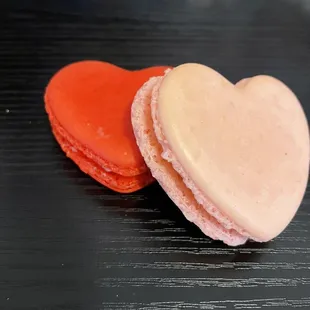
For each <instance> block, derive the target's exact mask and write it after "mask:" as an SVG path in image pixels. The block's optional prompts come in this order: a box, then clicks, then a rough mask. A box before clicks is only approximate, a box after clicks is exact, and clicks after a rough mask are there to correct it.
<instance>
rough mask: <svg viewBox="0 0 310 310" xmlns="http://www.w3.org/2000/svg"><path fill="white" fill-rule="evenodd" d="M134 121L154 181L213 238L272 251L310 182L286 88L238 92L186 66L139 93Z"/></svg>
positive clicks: (255, 85)
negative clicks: (250, 242) (271, 242)
mask: <svg viewBox="0 0 310 310" xmlns="http://www.w3.org/2000/svg"><path fill="white" fill-rule="evenodd" d="M131 118H132V124H133V130H134V134H135V137H136V140H137V144H138V146H139V149H140V151H141V153H142V156H143V158H144V160H145V162H146V164H147V165H148V167H149V168H150V170H151V173H152V175H153V176H154V178H156V179H157V180H158V182H159V183H160V185H161V186H162V187H163V189H164V190H165V191H166V193H167V194H168V195H169V196H170V198H171V199H172V200H173V201H174V203H175V204H176V205H177V206H178V207H179V209H180V210H181V211H182V213H183V214H184V216H185V217H186V218H187V219H188V220H189V221H191V222H193V223H194V224H196V225H197V226H198V227H199V228H200V229H201V231H202V232H203V233H205V234H206V235H207V236H209V237H211V238H212V239H215V240H222V241H223V242H224V243H226V244H228V245H231V246H237V245H241V244H244V243H245V242H246V241H247V240H248V239H252V240H255V241H258V242H267V241H269V240H271V239H273V238H275V237H277V236H278V235H279V234H280V233H281V232H282V231H283V230H284V229H285V228H286V227H287V226H288V224H289V223H290V222H291V220H292V219H293V217H294V215H295V214H296V211H297V210H298V208H299V206H300V204H301V201H302V198H303V196H304V193H305V189H306V186H307V182H308V175H309V129H308V124H307V120H306V117H305V114H304V111H303V109H302V107H301V105H300V103H299V101H298V99H297V98H296V96H295V95H294V93H293V92H292V91H291V90H290V89H289V88H288V87H287V86H286V85H284V84H283V83H282V82H281V81H279V80H277V79H275V78H272V77H270V76H255V77H252V78H248V79H244V80H241V81H240V82H239V83H237V84H236V85H233V84H232V83H231V82H229V81H228V80H227V79H226V78H224V77H223V76H222V75H221V74H219V73H218V72H216V71H214V70H212V69H211V68H208V67H206V66H203V65H200V64H184V65H181V66H178V67H176V68H174V69H172V70H168V71H167V72H166V74H165V75H158V76H154V77H152V78H151V79H150V80H149V81H148V82H146V83H145V84H144V85H143V86H142V87H141V89H140V90H139V91H138V92H137V94H136V96H135V99H134V102H133V105H132V110H131Z"/></svg>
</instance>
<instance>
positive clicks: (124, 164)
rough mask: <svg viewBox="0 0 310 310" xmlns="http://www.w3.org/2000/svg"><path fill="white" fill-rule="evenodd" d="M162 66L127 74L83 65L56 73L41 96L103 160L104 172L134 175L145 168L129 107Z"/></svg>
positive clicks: (100, 65)
mask: <svg viewBox="0 0 310 310" xmlns="http://www.w3.org/2000/svg"><path fill="white" fill-rule="evenodd" d="M166 68H167V67H152V68H148V69H143V70H139V71H127V70H124V69H122V68H119V67H117V66H114V65H112V64H109V63H105V62H101V61H81V62H77V63H73V64H71V65H68V66H66V67H64V68H63V69H62V70H60V71H59V72H58V73H56V74H55V75H54V77H53V78H52V79H51V81H50V83H49V85H48V87H47V90H46V95H45V97H46V100H47V101H48V103H49V108H50V109H51V110H52V113H53V115H54V117H55V118H56V119H57V121H58V122H59V123H60V124H61V125H62V126H63V128H64V129H65V130H66V131H67V132H68V133H69V134H70V135H72V136H73V137H75V139H77V140H78V141H79V142H80V143H81V144H82V145H83V146H85V147H87V148H88V149H90V150H91V151H92V152H93V153H94V154H96V155H97V156H99V157H100V158H102V159H103V160H104V161H106V163H107V165H108V166H107V167H105V168H106V169H108V170H109V169H111V170H112V171H114V172H117V173H120V174H122V175H137V174H140V173H144V172H146V171H147V167H146V165H145V163H144V160H143V158H142V156H141V154H140V152H139V149H138V147H137V145H136V142H135V138H134V135H133V131H132V125H131V121H130V108H131V103H132V100H133V98H134V95H135V93H136V91H137V90H138V89H139V88H140V87H141V86H142V84H143V83H144V82H145V81H146V80H147V79H148V78H150V77H151V76H153V75H160V74H163V72H164V70H165V69H166Z"/></svg>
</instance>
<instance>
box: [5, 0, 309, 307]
mask: <svg viewBox="0 0 310 310" xmlns="http://www.w3.org/2000/svg"><path fill="white" fill-rule="evenodd" d="M0 40H1V41H0V309H3V310H34V309H37V310H39V309H40V310H56V309H57V310H65V309H66V310H67V309H68V310H69V309H70V310H76V309H86V310H94V309H96V310H99V309H126V310H127V309H143V310H155V309H208V310H211V309H212V310H213V309H284V310H285V309H293V308H298V309H299V308H301V309H310V209H309V208H310V206H309V199H310V197H309V191H308V193H307V194H306V196H305V199H304V202H303V205H302V207H301V208H300V210H299V212H298V214H297V215H296V217H295V219H294V221H293V222H292V223H291V224H290V226H289V227H288V229H287V230H286V231H285V232H284V233H283V234H281V236H279V237H278V238H277V239H276V240H274V241H272V242H269V243H267V244H263V245H261V244H255V243H249V244H247V245H246V246H242V247H239V248H229V247H226V246H224V245H223V244H222V243H220V242H213V241H211V240H210V239H209V238H207V237H205V236H203V235H202V233H201V232H200V231H199V230H198V229H197V228H196V227H194V226H193V225H191V224H190V223H188V222H187V221H186V220H185V219H184V217H183V216H182V215H181V214H180V212H179V210H178V209H177V208H176V207H175V206H174V204H173V203H172V202H171V201H170V200H169V199H168V198H167V196H166V195H165V193H164V192H163V191H162V190H161V188H160V187H159V186H158V185H156V184H155V185H153V186H151V187H149V188H147V189H145V190H142V191H141V192H138V193H135V194H131V195H118V194H115V193H113V192H111V191H109V190H107V189H105V188H104V187H103V186H101V185H100V184H98V183H96V182H95V181H93V180H92V179H91V178H89V177H88V176H86V175H84V174H83V173H81V172H80V171H79V170H78V169H77V167H76V166H75V165H74V164H73V163H72V162H71V161H70V160H69V159H67V158H66V157H65V155H64V154H63V153H62V152H61V151H60V148H59V147H58V145H57V143H56V142H55V140H54V138H53V136H52V134H51V131H50V127H49V123H48V120H47V116H46V114H45V111H44V105H43V98H42V97H43V92H44V88H45V86H46V84H47V82H48V79H49V78H50V77H51V75H52V74H54V73H55V72H56V71H57V70H58V69H59V68H61V67H62V66H64V65H66V64H68V63H70V62H74V61H78V60H82V59H101V60H105V61H109V62H112V63H115V64H117V65H119V66H123V67H125V68H128V69H136V68H141V67H145V66H150V65H157V64H169V65H177V64H180V63H184V62H201V63H204V64H207V65H209V66H211V67H213V68H215V69H217V70H219V71H220V72H221V73H222V74H224V75H225V76H227V77H228V78H229V79H230V80H231V81H233V82H236V81H238V80H239V79H241V78H243V77H248V76H252V75H256V74H261V73H262V74H271V75H274V76H276V77H278V78H280V79H281V80H283V81H284V82H285V83H287V84H288V85H289V86H290V87H291V88H292V89H293V90H294V91H295V93H296V94H297V95H298V97H299V99H300V100H301V102H302V104H303V106H304V108H305V111H306V113H307V116H309V113H310V103H309V101H310V4H309V0H305V1H298V0H291V1H289V0H287V1H284V0H283V1H278V0H273V1H270V0H266V1H260V0H255V1H248V0H244V1H228V0H227V1H221V0H218V1H209V0H200V1H199V0H187V1H185V0H178V1H172V0H171V1H164V0H156V1H155V0H154V1H152V0H137V1H129V0H123V1H117V0H113V1H108V0H101V1H100V0H75V1H73V0H66V1H65V0H63V1H61V0H53V1H52V0H50V1H34V0H33V1H31V0H28V1H18V0H10V1H9V0H7V1H1V4H0ZM219 186H220V184H219Z"/></svg>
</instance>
